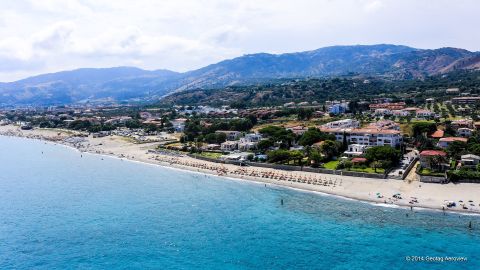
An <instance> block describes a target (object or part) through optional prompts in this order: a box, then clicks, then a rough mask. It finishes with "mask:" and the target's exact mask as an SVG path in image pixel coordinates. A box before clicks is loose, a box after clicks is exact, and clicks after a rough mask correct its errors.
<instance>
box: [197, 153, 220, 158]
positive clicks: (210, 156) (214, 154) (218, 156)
mask: <svg viewBox="0 0 480 270" xmlns="http://www.w3.org/2000/svg"><path fill="white" fill-rule="evenodd" d="M222 155H223V154H221V153H214V152H202V153H201V154H200V156H203V157H207V158H220V157H221V156H222Z"/></svg>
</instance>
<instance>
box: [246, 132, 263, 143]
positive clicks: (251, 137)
mask: <svg viewBox="0 0 480 270" xmlns="http://www.w3.org/2000/svg"><path fill="white" fill-rule="evenodd" d="M262 138H263V137H262V134H258V133H249V134H245V137H243V139H245V141H247V142H259V141H261V140H262Z"/></svg>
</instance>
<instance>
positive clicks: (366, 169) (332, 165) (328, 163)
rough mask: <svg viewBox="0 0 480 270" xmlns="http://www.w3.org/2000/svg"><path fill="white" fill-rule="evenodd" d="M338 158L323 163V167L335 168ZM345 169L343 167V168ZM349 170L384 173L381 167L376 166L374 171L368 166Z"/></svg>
mask: <svg viewBox="0 0 480 270" xmlns="http://www.w3.org/2000/svg"><path fill="white" fill-rule="evenodd" d="M338 162H340V161H338V160H332V161H329V162H327V163H325V164H323V167H324V168H325V169H329V170H335V168H336V167H337V164H338ZM344 170H345V169H344ZM349 171H352V172H363V173H385V170H384V169H382V168H377V172H375V170H374V169H373V168H370V167H366V168H365V169H362V168H353V167H352V168H350V169H349Z"/></svg>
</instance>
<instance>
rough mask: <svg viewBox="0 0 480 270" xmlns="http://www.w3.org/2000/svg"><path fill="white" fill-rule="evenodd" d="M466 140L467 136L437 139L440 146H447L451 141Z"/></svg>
mask: <svg viewBox="0 0 480 270" xmlns="http://www.w3.org/2000/svg"><path fill="white" fill-rule="evenodd" d="M467 141H468V139H467V138H462V137H446V138H441V139H440V140H439V141H438V147H440V148H444V149H445V148H447V147H448V146H449V145H450V144H451V143H452V142H464V143H466V142H467Z"/></svg>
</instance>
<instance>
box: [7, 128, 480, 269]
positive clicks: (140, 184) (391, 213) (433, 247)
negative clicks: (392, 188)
mask: <svg viewBox="0 0 480 270" xmlns="http://www.w3.org/2000/svg"><path fill="white" fill-rule="evenodd" d="M0 151H1V152H0V153H1V154H0V166H1V167H0V168H1V174H0V269H420V268H423V269H425V268H427V269H480V259H479V255H478V254H479V252H480V218H478V217H475V216H465V215H457V214H447V215H444V214H442V213H438V212H431V211H417V212H411V211H410V210H405V209H395V208H383V207H378V206H372V205H370V204H366V203H360V202H355V201H349V200H344V199H339V198H334V197H329V196H321V195H317V194H313V193H305V192H299V191H294V190H288V189H284V188H279V187H264V185H263V184H255V183H249V182H242V181H235V180H228V179H220V178H216V177H206V176H204V175H200V174H193V173H188V172H182V171H178V170H173V169H168V168H162V167H156V166H151V165H144V164H140V163H134V162H127V161H121V160H119V159H114V158H108V157H101V156H97V155H89V154H83V157H81V156H80V153H79V152H77V151H74V150H71V149H68V148H66V147H63V146H55V145H52V144H45V143H43V142H39V141H33V140H26V139H18V138H6V137H0ZM42 152H43V153H42ZM282 199H283V201H284V204H283V205H281V204H280V201H281V200H282ZM407 214H408V217H407V216H406V215H407ZM470 221H472V222H473V225H474V228H473V230H469V229H468V228H467V225H468V223H469V222H470ZM406 256H424V258H426V256H463V257H466V258H467V262H443V263H433V262H408V261H406V260H405V257H406Z"/></svg>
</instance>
